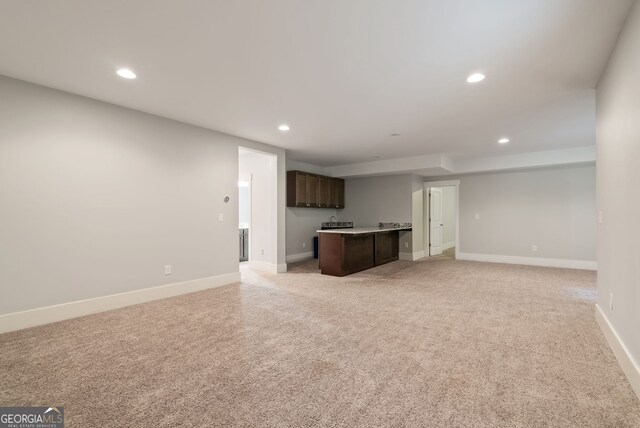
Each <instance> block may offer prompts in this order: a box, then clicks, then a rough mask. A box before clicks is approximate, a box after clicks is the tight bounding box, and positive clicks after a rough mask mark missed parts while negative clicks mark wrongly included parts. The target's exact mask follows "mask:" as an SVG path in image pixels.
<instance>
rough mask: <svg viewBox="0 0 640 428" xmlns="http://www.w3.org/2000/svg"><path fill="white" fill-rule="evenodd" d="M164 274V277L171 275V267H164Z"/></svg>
mask: <svg viewBox="0 0 640 428" xmlns="http://www.w3.org/2000/svg"><path fill="white" fill-rule="evenodd" d="M164 274H165V275H171V265H165V266H164Z"/></svg>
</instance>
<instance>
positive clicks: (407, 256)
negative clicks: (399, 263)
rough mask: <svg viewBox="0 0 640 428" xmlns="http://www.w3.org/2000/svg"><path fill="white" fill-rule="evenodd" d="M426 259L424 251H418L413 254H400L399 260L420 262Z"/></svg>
mask: <svg viewBox="0 0 640 428" xmlns="http://www.w3.org/2000/svg"><path fill="white" fill-rule="evenodd" d="M423 257H424V251H416V252H413V253H399V254H398V259H400V260H407V261H410V262H413V261H416V260H419V259H421V258H423Z"/></svg>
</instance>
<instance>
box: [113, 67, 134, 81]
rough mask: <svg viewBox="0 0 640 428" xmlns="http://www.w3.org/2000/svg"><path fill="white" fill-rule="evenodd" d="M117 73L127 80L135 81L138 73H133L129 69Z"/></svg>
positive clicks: (122, 69)
mask: <svg viewBox="0 0 640 428" xmlns="http://www.w3.org/2000/svg"><path fill="white" fill-rule="evenodd" d="M116 73H118V76H120V77H123V78H125V79H135V78H136V73H134V72H133V71H131V70H129V69H128V68H121V69H120V70H118V71H116Z"/></svg>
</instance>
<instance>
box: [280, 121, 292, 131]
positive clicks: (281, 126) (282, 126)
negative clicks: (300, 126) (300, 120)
mask: <svg viewBox="0 0 640 428" xmlns="http://www.w3.org/2000/svg"><path fill="white" fill-rule="evenodd" d="M278 129H279V130H281V131H282V132H287V131H288V130H289V129H291V128H289V125H287V124H284V123H283V124H282V125H280V126H278Z"/></svg>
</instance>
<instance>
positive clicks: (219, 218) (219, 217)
mask: <svg viewBox="0 0 640 428" xmlns="http://www.w3.org/2000/svg"><path fill="white" fill-rule="evenodd" d="M218 221H224V215H222V213H220V214H218Z"/></svg>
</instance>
